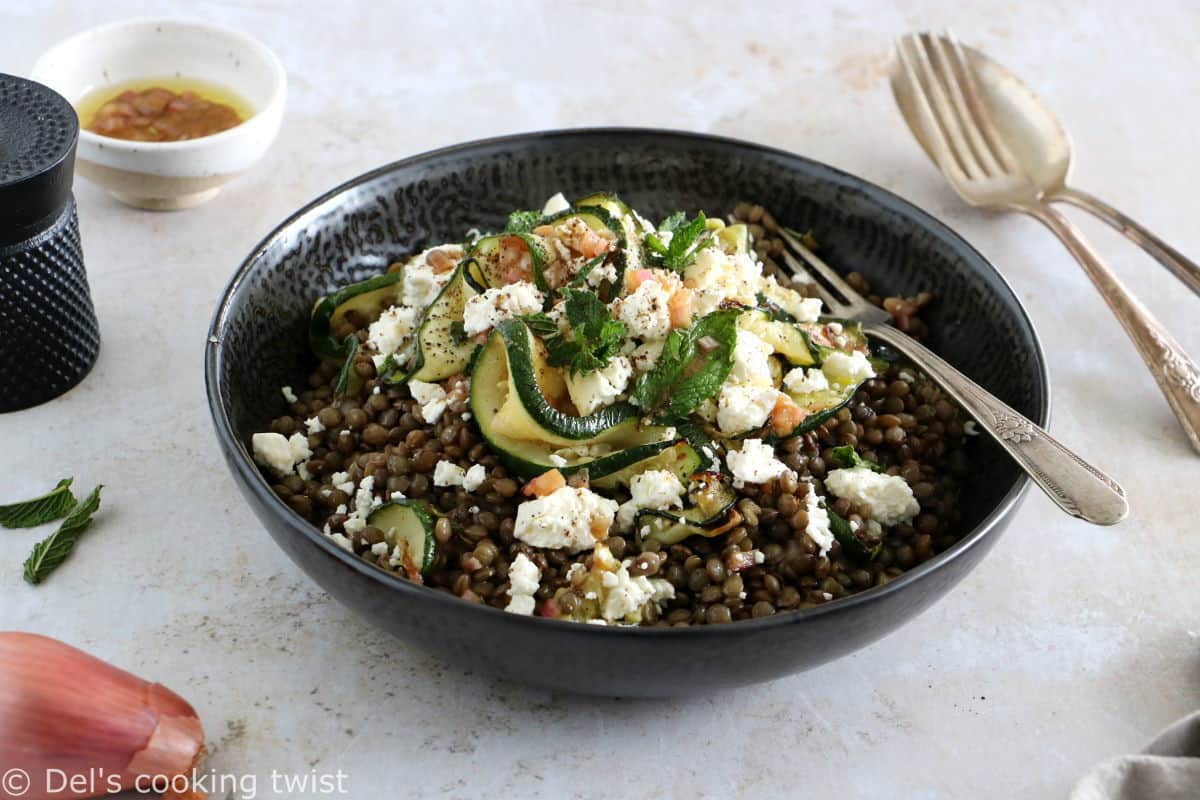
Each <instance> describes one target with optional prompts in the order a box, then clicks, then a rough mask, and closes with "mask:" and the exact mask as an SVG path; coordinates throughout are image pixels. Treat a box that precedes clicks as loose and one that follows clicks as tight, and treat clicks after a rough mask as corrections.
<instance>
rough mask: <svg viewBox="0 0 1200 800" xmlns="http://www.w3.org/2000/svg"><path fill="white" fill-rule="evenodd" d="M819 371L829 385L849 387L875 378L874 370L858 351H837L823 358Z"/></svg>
mask: <svg viewBox="0 0 1200 800" xmlns="http://www.w3.org/2000/svg"><path fill="white" fill-rule="evenodd" d="M821 371H822V372H824V373H825V377H826V378H828V379H829V382H830V383H836V384H839V385H841V386H849V385H850V384H852V383H862V382H863V381H865V380H866V379H867V378H874V377H875V368H874V367H872V366H871V362H870V360H869V359H868V358H867V357H866V356H865V355H863V354H862V353H861V352H860V351H858V350H855V351H854V352H853V353H843V352H842V351H840V350H838V351H835V352H833V353H830V354H829V355H827V356H826V357H825V362H824V363H823V364H821Z"/></svg>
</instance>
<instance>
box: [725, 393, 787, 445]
mask: <svg viewBox="0 0 1200 800" xmlns="http://www.w3.org/2000/svg"><path fill="white" fill-rule="evenodd" d="M778 399H779V392H778V391H776V390H775V389H772V388H770V387H764V386H752V385H750V384H746V383H734V384H726V385H724V386H722V387H721V392H720V394H718V395H717V427H718V428H720V429H721V432H722V433H729V434H736V433H745V432H746V431H750V430H754V429H755V428H758V427H760V426H761V425H762V424H763V423H765V422H766V421H767V418H768V417H769V416H771V410H772V409H773V408H775V401H776V400H778Z"/></svg>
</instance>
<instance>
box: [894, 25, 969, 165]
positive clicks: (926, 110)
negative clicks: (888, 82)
mask: <svg viewBox="0 0 1200 800" xmlns="http://www.w3.org/2000/svg"><path fill="white" fill-rule="evenodd" d="M912 37H913V34H909V35H907V36H902V37H900V38H899V39H897V40H896V61H897V62H898V63H899V64H900V66H901V68H902V69H903V70H904V78H905V80H906V81H907V82H908V86H909V89H910V90H911V91H912V95H913V98H914V100H915V101H916V104H917V107H918V108H920V110H921V116H923V117H924V118H925V128H926V130H927V131H928V132H929V134H930V136H931V137H932V138H933V139H934V140H936V142H935V145H936V146H935V147H934V150H935V152H934V160H935V161H936V162H937V165H938V167H939V168H940V169H941V170H942V172H944V173H946V174H947V176H948V177H949V178H950V179H951V181H952V182H953V183H955V184H957V183H961V182H963V181H967V180H969V179H970V176H969V175H968V173H967V170H966V168H965V167H964V166H963V164H962V162H961V161H960V160H959V158H958V154H957V153H955V152H954V147H953V146H952V145H951V144H950V140H949V139H947V138H946V132H945V131H944V130H943V127H942V123H941V121H940V120H939V119H938V115H937V112H936V111H935V110H934V108H933V104H932V103H931V102H930V101H929V95H928V94H927V93H926V91H925V87H924V86H923V85H922V83H921V79H920V78H919V77H918V75H917V68H916V65H915V64H913V58H912V55H911V53H910V52H909V50H910V44H911V41H912Z"/></svg>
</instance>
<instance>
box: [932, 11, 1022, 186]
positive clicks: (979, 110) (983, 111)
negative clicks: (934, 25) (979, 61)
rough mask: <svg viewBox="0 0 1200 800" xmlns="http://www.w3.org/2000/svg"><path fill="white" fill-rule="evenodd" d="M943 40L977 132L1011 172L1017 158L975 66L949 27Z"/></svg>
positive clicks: (1001, 163) (1004, 167) (995, 156)
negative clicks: (981, 85)
mask: <svg viewBox="0 0 1200 800" xmlns="http://www.w3.org/2000/svg"><path fill="white" fill-rule="evenodd" d="M943 42H944V43H948V44H949V47H950V52H951V54H952V55H953V57H954V62H955V64H956V65H957V67H958V71H959V73H961V75H962V85H963V88H965V90H966V92H965V94H966V102H967V109H968V110H969V112H970V113H971V115H972V116H973V117H974V119H975V121H976V123H977V124H978V126H979V133H980V134H981V136H982V138H983V140H984V142H985V143H986V145H987V147H988V149H989V150H990V151H991V153H992V154H993V156H994V158H995V159H996V161H997V162H998V163H999V164H1000V165H1001V167H1002V168H1003V169H1004V170H1005V171H1010V172H1011V171H1013V170H1015V169H1016V168H1017V159H1016V157H1015V156H1013V154H1012V151H1011V150H1009V149H1008V145H1007V144H1006V143H1005V141H1004V136H1002V135H1001V133H1000V129H999V126H998V125H997V124H996V119H995V116H994V115H993V114H992V110H991V108H990V107H989V106H988V104H987V101H986V100H985V99H984V97H983V91H982V90H981V89H980V87H979V76H978V75H977V74H976V72H975V67H973V66H972V65H971V61H970V59H968V58H967V54H966V52H965V51H964V50H963V47H962V45H961V44H960V43H959V41H958V37H956V36H955V35H954V32H953V31H951V30H950V29H947V30H946V33H945V36H944V37H943Z"/></svg>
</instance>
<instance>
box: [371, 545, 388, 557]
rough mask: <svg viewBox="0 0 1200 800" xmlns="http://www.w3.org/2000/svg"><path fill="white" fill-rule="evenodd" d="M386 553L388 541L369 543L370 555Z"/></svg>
mask: <svg viewBox="0 0 1200 800" xmlns="http://www.w3.org/2000/svg"><path fill="white" fill-rule="evenodd" d="M387 554H388V543H387V542H376V543H375V544H373V545H371V555H373V556H386V555H387Z"/></svg>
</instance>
